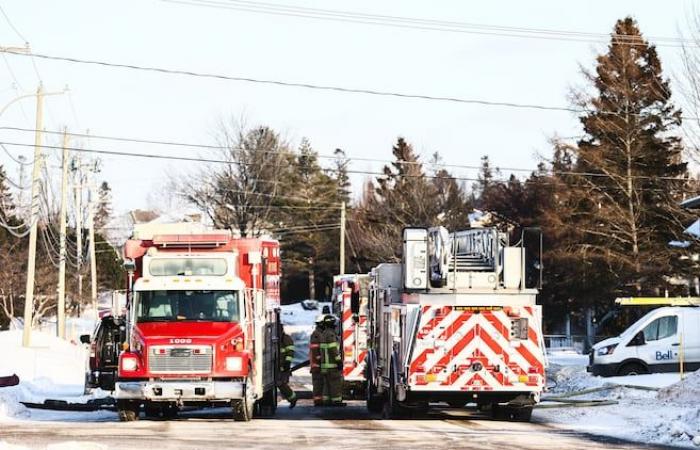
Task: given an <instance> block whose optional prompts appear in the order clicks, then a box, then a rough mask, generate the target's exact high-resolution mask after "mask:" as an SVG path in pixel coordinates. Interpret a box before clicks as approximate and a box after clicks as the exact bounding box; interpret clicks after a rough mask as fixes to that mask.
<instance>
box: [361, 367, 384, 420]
mask: <svg viewBox="0 0 700 450" xmlns="http://www.w3.org/2000/svg"><path fill="white" fill-rule="evenodd" d="M365 378H366V379H367V388H366V389H367V410H368V411H369V412H371V413H380V412H382V408H383V407H384V398H383V397H382V396H381V395H379V394H378V393H377V386H375V384H374V377H373V376H371V374H370V370H369V365H367V368H366V369H365Z"/></svg>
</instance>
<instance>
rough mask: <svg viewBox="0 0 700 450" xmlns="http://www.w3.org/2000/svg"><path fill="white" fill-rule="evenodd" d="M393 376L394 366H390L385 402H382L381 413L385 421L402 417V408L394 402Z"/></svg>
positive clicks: (397, 402) (394, 384)
mask: <svg viewBox="0 0 700 450" xmlns="http://www.w3.org/2000/svg"><path fill="white" fill-rule="evenodd" d="M395 378H396V377H395V376H394V365H393V364H392V365H391V372H390V376H389V379H390V381H389V390H388V392H387V395H386V401H385V402H384V410H383V411H382V417H383V418H385V419H398V418H400V417H401V416H402V415H403V412H404V410H403V408H402V406H401V404H400V403H399V401H398V400H396V382H395Z"/></svg>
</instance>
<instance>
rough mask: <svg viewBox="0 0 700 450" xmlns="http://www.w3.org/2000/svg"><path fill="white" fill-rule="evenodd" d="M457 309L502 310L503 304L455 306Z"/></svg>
mask: <svg viewBox="0 0 700 450" xmlns="http://www.w3.org/2000/svg"><path fill="white" fill-rule="evenodd" d="M454 309H455V311H500V310H502V309H503V307H502V306H455V307H454Z"/></svg>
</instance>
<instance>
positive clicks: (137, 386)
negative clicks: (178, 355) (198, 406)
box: [115, 381, 244, 401]
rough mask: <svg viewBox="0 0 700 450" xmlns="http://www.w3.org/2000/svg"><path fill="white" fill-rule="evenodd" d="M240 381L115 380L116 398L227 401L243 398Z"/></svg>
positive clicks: (242, 387) (242, 388)
mask: <svg viewBox="0 0 700 450" xmlns="http://www.w3.org/2000/svg"><path fill="white" fill-rule="evenodd" d="M243 385H244V383H243V382H242V381H117V383H116V392H115V394H116V399H117V400H152V401H178V400H179V401H227V400H235V399H241V398H243V391H244V386H243Z"/></svg>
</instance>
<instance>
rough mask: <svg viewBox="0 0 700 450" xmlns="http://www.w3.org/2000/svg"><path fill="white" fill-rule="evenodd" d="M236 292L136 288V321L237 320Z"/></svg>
mask: <svg viewBox="0 0 700 450" xmlns="http://www.w3.org/2000/svg"><path fill="white" fill-rule="evenodd" d="M238 299H239V295H238V291H204V290H201V291H140V292H137V293H136V302H137V307H136V310H137V317H136V321H137V322H180V321H206V322H238V321H239V320H240V307H239V302H238Z"/></svg>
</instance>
